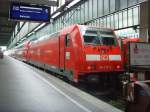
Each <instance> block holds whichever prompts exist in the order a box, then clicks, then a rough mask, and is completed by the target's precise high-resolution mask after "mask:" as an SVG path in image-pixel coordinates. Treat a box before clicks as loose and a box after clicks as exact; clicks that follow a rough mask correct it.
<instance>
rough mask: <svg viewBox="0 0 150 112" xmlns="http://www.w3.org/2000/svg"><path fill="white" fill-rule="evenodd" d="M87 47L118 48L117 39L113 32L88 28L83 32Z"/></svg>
mask: <svg viewBox="0 0 150 112" xmlns="http://www.w3.org/2000/svg"><path fill="white" fill-rule="evenodd" d="M81 32H82V35H83V38H84V44H85V45H89V44H90V45H107V46H116V45H117V39H116V38H115V35H114V33H113V31H112V30H104V29H98V28H87V29H84V30H81Z"/></svg>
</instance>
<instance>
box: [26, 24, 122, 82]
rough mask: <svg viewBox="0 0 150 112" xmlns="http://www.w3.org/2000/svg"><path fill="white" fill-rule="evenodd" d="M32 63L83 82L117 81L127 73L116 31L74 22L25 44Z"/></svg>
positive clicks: (29, 60) (27, 56)
mask: <svg viewBox="0 0 150 112" xmlns="http://www.w3.org/2000/svg"><path fill="white" fill-rule="evenodd" d="M25 46H26V47H25V50H24V57H25V60H26V61H27V62H29V63H32V64H34V65H36V66H39V67H42V68H44V69H48V70H50V71H53V72H55V73H58V74H61V75H64V76H66V77H68V79H70V80H72V81H74V82H79V81H85V80H86V81H87V80H88V81H94V82H95V81H96V82H97V81H99V82H100V81H101V82H104V81H105V82H113V81H115V79H117V77H118V76H119V74H120V73H122V72H123V70H124V69H123V58H122V52H121V49H120V46H119V44H118V41H117V39H116V35H115V34H114V31H113V30H111V29H105V28H96V27H88V26H84V25H73V26H70V27H67V28H64V29H62V30H61V31H59V32H57V33H54V34H52V35H46V36H44V37H41V38H40V39H39V40H35V41H31V42H30V43H28V44H26V45H25Z"/></svg>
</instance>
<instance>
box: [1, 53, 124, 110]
mask: <svg viewBox="0 0 150 112" xmlns="http://www.w3.org/2000/svg"><path fill="white" fill-rule="evenodd" d="M0 112H122V111H121V110H119V109H116V108H115V107H113V106H111V105H109V104H107V103H105V102H103V101H101V100H98V99H96V98H95V97H93V96H91V95H89V94H87V93H85V92H83V91H81V90H79V89H77V88H75V87H73V86H71V85H69V84H67V83H65V82H63V81H62V80H60V79H58V78H56V77H54V76H52V75H50V74H48V73H45V72H43V71H41V70H38V69H37V68H34V67H32V66H30V65H27V64H25V63H23V62H21V61H18V60H16V59H13V58H11V57H8V56H4V59H0Z"/></svg>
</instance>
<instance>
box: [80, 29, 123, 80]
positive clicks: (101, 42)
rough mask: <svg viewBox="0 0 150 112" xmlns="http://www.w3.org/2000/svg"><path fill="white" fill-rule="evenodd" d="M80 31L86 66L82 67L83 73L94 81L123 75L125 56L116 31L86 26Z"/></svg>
mask: <svg viewBox="0 0 150 112" xmlns="http://www.w3.org/2000/svg"><path fill="white" fill-rule="evenodd" d="M80 29H81V35H82V40H83V52H84V57H83V60H84V64H82V66H80V70H81V71H82V73H83V74H87V76H88V77H90V78H91V79H92V80H97V79H99V78H98V77H102V76H104V77H105V76H106V77H109V76H110V77H113V76H114V75H116V74H120V73H122V72H123V71H124V68H123V56H122V51H121V48H120V46H119V44H118V41H117V38H116V35H115V33H114V31H113V30H112V29H104V28H95V27H85V26H82V27H81V28H80Z"/></svg>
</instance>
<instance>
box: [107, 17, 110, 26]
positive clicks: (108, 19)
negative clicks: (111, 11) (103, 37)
mask: <svg viewBox="0 0 150 112" xmlns="http://www.w3.org/2000/svg"><path fill="white" fill-rule="evenodd" d="M107 28H110V16H107Z"/></svg>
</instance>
